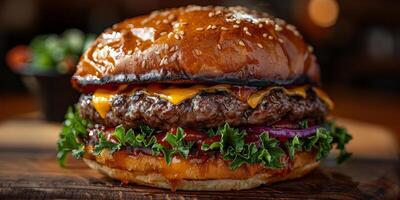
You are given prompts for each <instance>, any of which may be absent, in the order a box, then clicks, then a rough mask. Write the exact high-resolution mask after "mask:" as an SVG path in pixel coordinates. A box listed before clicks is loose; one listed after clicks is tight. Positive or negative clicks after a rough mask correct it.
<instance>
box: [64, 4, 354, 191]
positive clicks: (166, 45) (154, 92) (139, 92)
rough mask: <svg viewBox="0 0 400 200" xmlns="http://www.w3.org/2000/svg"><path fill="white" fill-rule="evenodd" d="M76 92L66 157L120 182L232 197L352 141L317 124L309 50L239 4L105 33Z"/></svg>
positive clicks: (287, 29) (323, 100)
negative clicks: (226, 192)
mask: <svg viewBox="0 0 400 200" xmlns="http://www.w3.org/2000/svg"><path fill="white" fill-rule="evenodd" d="M71 82H72V84H73V86H74V87H75V88H76V89H77V90H79V91H80V92H81V93H82V95H81V97H80V100H79V102H78V103H77V104H76V105H75V106H74V107H72V108H70V109H69V110H68V112H67V114H66V120H65V122H64V125H63V128H62V130H61V132H60V135H59V141H58V155H57V157H58V160H59V162H60V164H61V165H63V164H64V160H65V159H66V156H67V154H69V153H72V155H73V156H74V157H75V158H82V159H83V160H84V162H85V163H86V164H87V165H88V166H89V167H91V168H93V169H96V170H98V171H100V172H101V173H103V174H105V175H107V176H109V177H111V178H114V179H117V180H121V181H122V182H123V183H136V184H140V185H147V186H152V187H158V188H167V189H171V190H209V191H210V190H215V191H222V190H241V189H249V188H254V187H257V186H259V185H261V184H271V183H274V182H278V181H283V180H288V179H294V178H299V177H302V176H304V175H306V174H307V173H309V172H311V171H312V170H313V169H315V168H317V167H318V165H319V161H320V160H321V159H322V158H324V157H326V156H327V155H328V154H329V152H330V151H331V149H332V148H336V149H338V162H342V161H343V160H345V159H347V158H348V157H349V156H350V155H351V154H350V153H348V152H347V151H346V149H345V144H346V143H348V142H349V140H350V139H351V136H350V135H349V134H348V133H347V132H346V130H345V129H343V128H340V127H337V126H335V124H334V123H333V122H331V121H328V120H327V118H326V116H327V114H328V113H329V112H330V111H331V110H332V109H333V103H332V101H331V99H330V98H329V97H328V96H327V94H325V92H324V91H323V90H322V89H321V88H320V74H319V67H318V64H317V62H316V58H315V56H314V54H313V53H312V48H311V47H310V46H309V45H307V44H306V43H305V42H304V40H303V38H302V36H301V35H300V33H299V32H298V31H297V30H296V28H295V27H294V26H293V25H290V24H288V23H286V22H285V21H284V20H282V19H279V18H275V17H273V16H271V15H269V14H267V13H262V12H257V11H253V10H249V9H246V8H243V7H229V8H226V7H212V6H208V7H200V6H187V7H181V8H174V9H166V10H162V11H154V12H152V13H151V14H150V15H146V16H141V17H135V18H132V19H127V20H125V21H123V22H121V23H118V24H115V25H113V26H112V27H111V28H109V29H107V30H106V31H105V32H104V33H102V34H101V35H100V36H99V37H98V38H97V39H96V40H95V42H94V43H93V44H92V45H91V47H90V48H89V49H88V50H87V51H86V52H85V53H84V54H83V55H82V57H81V59H80V62H79V64H78V65H77V70H76V72H75V74H74V75H73V77H72V80H71Z"/></svg>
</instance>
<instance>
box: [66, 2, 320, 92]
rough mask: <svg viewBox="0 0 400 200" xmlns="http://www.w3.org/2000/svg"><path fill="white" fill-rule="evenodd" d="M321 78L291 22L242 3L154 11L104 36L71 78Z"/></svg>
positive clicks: (246, 81)
mask: <svg viewBox="0 0 400 200" xmlns="http://www.w3.org/2000/svg"><path fill="white" fill-rule="evenodd" d="M144 82H159V83H174V84H175V83H176V84H178V83H199V82H205V83H208V82H212V83H230V84H236V85H249V86H269V85H293V84H305V83H314V84H318V83H319V68H318V65H317V63H316V61H315V56H314V55H313V54H312V49H311V48H310V46H308V45H307V44H306V43H305V42H304V40H303V38H302V36H301V35H300V34H299V32H298V31H297V30H296V28H295V27H294V26H293V25H290V24H287V23H286V22H285V21H283V20H281V19H278V18H274V17H272V16H270V15H268V14H267V13H261V12H257V11H254V10H249V9H246V8H243V7H229V8H225V7H211V6H208V7H200V6H187V7H181V8H174V9H167V10H163V11H154V12H152V13H151V14H150V15H146V16H141V17H135V18H132V19H127V20H125V21H123V22H121V23H118V24H115V25H114V26H112V28H109V29H107V30H106V31H105V32H104V33H102V34H101V35H100V36H99V37H98V38H97V39H96V41H95V42H94V43H93V44H92V45H91V47H90V48H89V49H88V50H87V51H86V52H85V53H84V54H83V56H82V57H81V60H80V62H79V64H78V66H77V71H76V73H75V74H74V76H73V78H72V83H73V85H74V86H75V87H76V88H78V89H83V88H85V87H88V86H96V87H100V86H101V85H108V84H118V83H144Z"/></svg>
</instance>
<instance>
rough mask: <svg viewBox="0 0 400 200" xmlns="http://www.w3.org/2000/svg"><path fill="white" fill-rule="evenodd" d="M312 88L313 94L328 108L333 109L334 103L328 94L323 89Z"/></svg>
mask: <svg viewBox="0 0 400 200" xmlns="http://www.w3.org/2000/svg"><path fill="white" fill-rule="evenodd" d="M312 89H313V90H314V92H315V94H316V95H317V96H318V97H319V98H320V99H321V100H322V101H323V102H324V103H325V104H326V105H327V106H328V109H329V110H333V108H334V107H335V104H334V103H333V101H332V100H331V98H329V96H328V95H327V94H326V93H325V92H324V91H323V90H321V89H319V88H317V87H313V88H312Z"/></svg>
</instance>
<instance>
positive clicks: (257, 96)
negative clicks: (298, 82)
mask: <svg viewBox="0 0 400 200" xmlns="http://www.w3.org/2000/svg"><path fill="white" fill-rule="evenodd" d="M307 87H308V86H299V87H294V88H284V87H269V88H267V89H264V90H259V91H257V92H255V93H253V94H251V95H250V97H249V98H248V99H247V103H248V104H249V106H250V107H252V108H256V107H257V105H258V104H260V102H261V101H262V100H263V98H264V97H265V96H267V95H268V94H269V93H270V92H271V91H273V90H275V89H280V90H282V91H283V92H284V93H285V94H288V95H291V96H295V95H297V96H301V97H303V98H306V97H307V94H306V90H307Z"/></svg>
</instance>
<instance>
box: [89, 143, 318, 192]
mask: <svg viewBox="0 0 400 200" xmlns="http://www.w3.org/2000/svg"><path fill="white" fill-rule="evenodd" d="M91 149H92V148H91V147H87V148H86V150H87V152H88V153H87V154H86V155H87V156H86V158H84V161H85V163H86V164H87V165H88V166H89V167H91V168H93V169H96V170H98V171H99V172H101V173H103V174H105V175H107V176H109V177H111V178H114V179H117V180H121V181H122V182H124V183H136V184H139V185H146V186H152V187H158V188H165V189H171V190H197V191H227V190H243V189H250V188H255V187H258V186H260V185H262V184H271V183H275V182H279V181H284V180H289V179H295V178H300V177H302V176H305V175H306V174H308V173H309V172H311V171H312V170H313V169H315V168H317V167H318V166H319V162H318V161H316V159H315V158H316V157H315V153H310V152H300V153H297V154H296V155H295V158H294V160H293V161H292V162H291V163H290V164H289V163H286V166H287V167H286V168H284V169H272V168H265V167H264V166H263V165H262V164H246V165H243V166H241V167H239V168H238V169H236V170H231V169H230V168H229V162H227V161H224V160H222V159H221V158H214V159H209V160H207V161H206V162H199V161H198V160H185V159H176V158H174V160H173V161H172V163H171V164H170V165H167V164H166V163H165V161H164V159H163V158H162V157H155V156H151V155H143V154H142V155H135V156H129V155H127V154H126V153H125V152H123V151H119V152H116V153H114V154H110V153H109V152H108V151H107V150H103V152H102V153H101V154H100V155H98V156H93V155H91Z"/></svg>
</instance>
